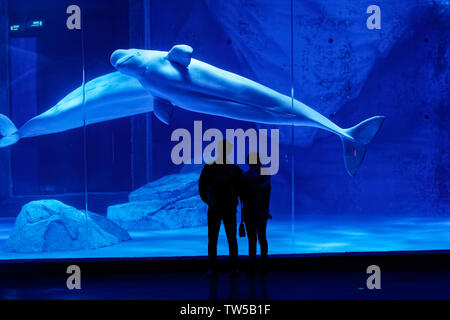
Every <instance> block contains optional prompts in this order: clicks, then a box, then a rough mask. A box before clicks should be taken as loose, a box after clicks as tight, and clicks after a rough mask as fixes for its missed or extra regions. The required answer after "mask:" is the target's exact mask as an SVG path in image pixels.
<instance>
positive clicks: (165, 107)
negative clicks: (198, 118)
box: [153, 98, 173, 125]
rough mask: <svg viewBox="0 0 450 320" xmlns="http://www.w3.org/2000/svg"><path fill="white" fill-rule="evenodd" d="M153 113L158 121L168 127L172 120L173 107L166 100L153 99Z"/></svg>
mask: <svg viewBox="0 0 450 320" xmlns="http://www.w3.org/2000/svg"><path fill="white" fill-rule="evenodd" d="M153 113H154V114H155V116H156V117H157V118H158V119H159V120H161V121H162V122H164V123H165V124H167V125H168V124H170V120H171V119H172V113H173V105H172V104H171V103H170V102H169V101H167V100H164V99H161V98H155V101H154V102H153Z"/></svg>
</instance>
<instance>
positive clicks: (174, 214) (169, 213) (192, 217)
mask: <svg viewBox="0 0 450 320" xmlns="http://www.w3.org/2000/svg"><path fill="white" fill-rule="evenodd" d="M206 211H207V207H206V205H205V204H203V202H202V201H201V199H200V197H199V196H194V197H190V198H187V199H176V200H174V201H170V200H163V201H162V200H151V201H133V202H129V203H124V204H119V205H115V206H111V207H109V208H108V218H109V219H111V220H112V221H114V222H115V223H117V224H118V225H120V226H121V227H123V228H125V229H127V230H163V229H178V228H190V227H199V226H204V225H206V223H207V220H206V217H207V215H206Z"/></svg>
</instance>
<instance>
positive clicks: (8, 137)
mask: <svg viewBox="0 0 450 320" xmlns="http://www.w3.org/2000/svg"><path fill="white" fill-rule="evenodd" d="M19 139H20V136H19V134H18V130H17V128H16V126H15V125H14V123H12V121H11V120H9V118H8V117H7V116H4V115H3V114H0V148H5V147H7V146H10V145H12V144H14V143H16V142H17V141H19Z"/></svg>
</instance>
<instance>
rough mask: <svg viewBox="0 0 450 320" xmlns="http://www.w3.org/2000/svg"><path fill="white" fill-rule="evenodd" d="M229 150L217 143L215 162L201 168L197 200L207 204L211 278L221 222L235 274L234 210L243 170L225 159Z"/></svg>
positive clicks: (221, 142) (236, 250)
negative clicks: (199, 198) (199, 199)
mask: <svg viewBox="0 0 450 320" xmlns="http://www.w3.org/2000/svg"><path fill="white" fill-rule="evenodd" d="M232 147H233V146H232V144H231V143H229V142H228V141H226V140H223V141H220V142H219V144H218V148H217V150H218V152H217V157H216V160H215V161H214V162H212V163H208V164H206V165H205V166H204V167H203V170H202V173H201V175H200V180H199V193H200V197H201V198H202V200H203V201H204V202H205V203H206V204H207V205H208V258H209V270H208V275H211V276H213V275H215V273H216V258H217V241H218V238H219V231H220V224H221V222H222V221H223V224H224V226H225V232H226V234H227V239H228V247H229V250H230V260H231V264H232V274H236V272H237V259H238V245H237V239H236V229H237V224H236V207H237V205H238V203H239V190H240V182H241V177H242V170H241V169H240V168H239V167H238V166H236V165H234V164H230V163H229V161H228V160H227V155H228V154H229V153H230V152H231V151H232Z"/></svg>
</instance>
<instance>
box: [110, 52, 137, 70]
mask: <svg viewBox="0 0 450 320" xmlns="http://www.w3.org/2000/svg"><path fill="white" fill-rule="evenodd" d="M132 58H134V54H130V55H127V56H125V57H122V58H120V59H119V60H117V62H116V64H115V65H114V66H115V67H120V66H121V65H123V64H124V63H125V62H127V61H129V60H131V59H132Z"/></svg>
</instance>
